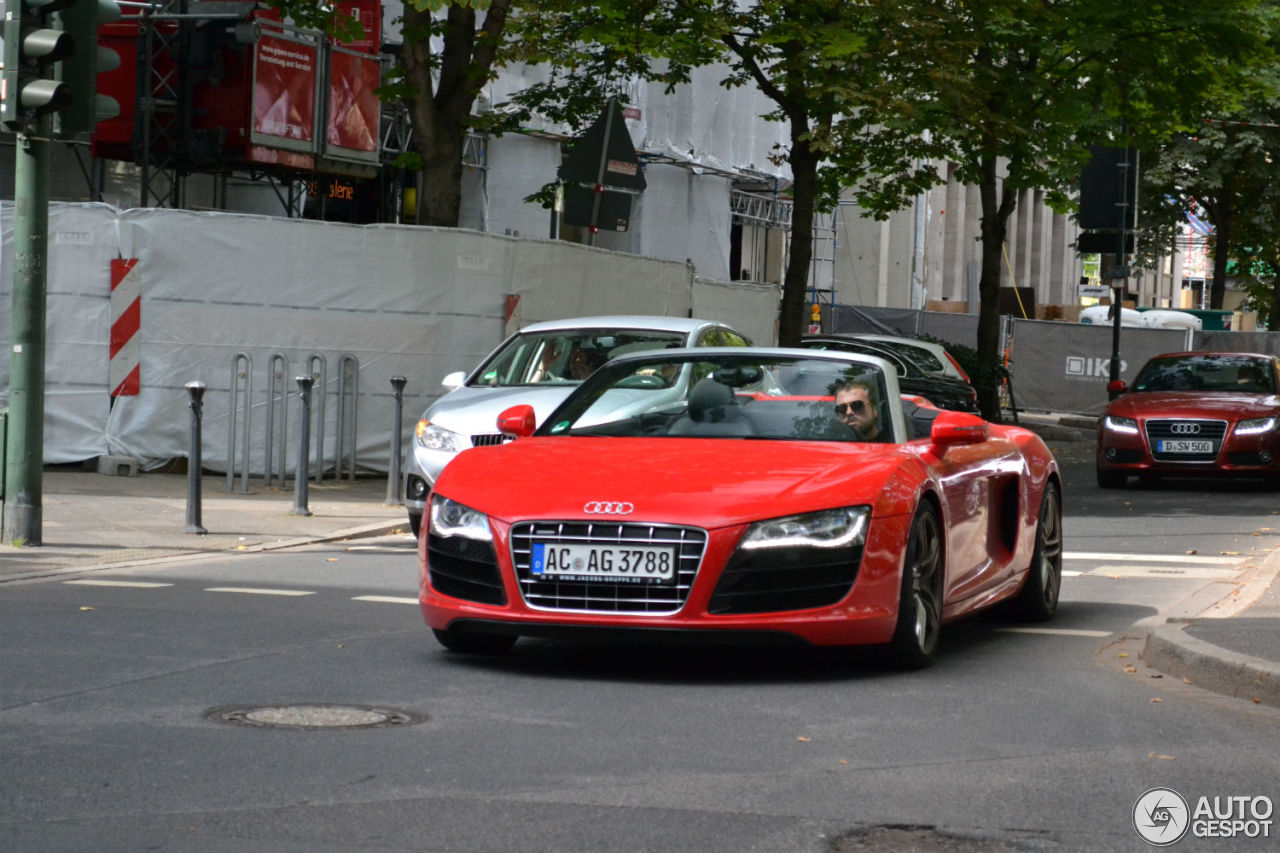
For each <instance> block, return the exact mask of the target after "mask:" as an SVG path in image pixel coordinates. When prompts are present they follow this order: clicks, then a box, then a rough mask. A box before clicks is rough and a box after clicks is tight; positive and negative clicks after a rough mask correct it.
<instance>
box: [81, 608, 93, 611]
mask: <svg viewBox="0 0 1280 853" xmlns="http://www.w3.org/2000/svg"><path fill="white" fill-rule="evenodd" d="M92 609H93V608H92V607H81V608H80V610H81V612H83V611H85V610H92Z"/></svg>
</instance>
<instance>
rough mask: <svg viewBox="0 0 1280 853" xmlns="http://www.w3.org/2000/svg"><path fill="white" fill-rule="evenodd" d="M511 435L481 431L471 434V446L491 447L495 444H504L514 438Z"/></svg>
mask: <svg viewBox="0 0 1280 853" xmlns="http://www.w3.org/2000/svg"><path fill="white" fill-rule="evenodd" d="M514 438H515V436H513V435H503V434H502V433H500V432H498V433H482V434H479V435H473V436H471V446H472V447H493V446H494V445H495V444H506V443H507V442H508V441H511V440H512V439H514Z"/></svg>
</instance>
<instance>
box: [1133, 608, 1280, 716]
mask: <svg viewBox="0 0 1280 853" xmlns="http://www.w3.org/2000/svg"><path fill="white" fill-rule="evenodd" d="M1186 627H1187V626H1186V623H1178V622H1170V623H1168V624H1165V625H1160V626H1158V627H1156V628H1154V629H1152V630H1151V632H1150V633H1149V634H1147V641H1146V644H1145V645H1144V646H1143V649H1142V659H1143V660H1144V661H1146V663H1147V665H1148V666H1150V667H1152V668H1153V669H1157V670H1159V671H1160V672H1163V673H1165V674H1167V675H1174V676H1179V677H1181V678H1185V679H1187V680H1188V681H1190V682H1191V683H1192V684H1193V685H1194V686H1196V687H1202V688H1204V689H1205V690H1212V691H1213V692H1215V693H1222V694H1225V695H1227V696H1234V697H1235V698H1237V699H1245V700H1248V701H1251V702H1256V703H1258V704H1261V705H1269V706H1270V707H1272V708H1280V665H1278V664H1274V663H1272V662H1270V661H1266V660H1263V659H1261V658H1255V657H1251V656H1249V655H1242V654H1240V653H1238V652H1232V651H1228V650H1227V649H1223V648H1219V647H1218V646H1215V645H1212V644H1210V643H1206V642H1204V641H1203V640H1199V639H1196V638H1195V637H1192V636H1191V635H1189V634H1187V633H1186V630H1185V629H1186Z"/></svg>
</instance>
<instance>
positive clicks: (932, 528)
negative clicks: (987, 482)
mask: <svg viewBox="0 0 1280 853" xmlns="http://www.w3.org/2000/svg"><path fill="white" fill-rule="evenodd" d="M945 569H946V562H945V560H944V558H943V552H942V529H941V525H940V524H939V522H938V511H937V510H936V509H934V507H933V504H931V503H929V502H928V501H924V502H922V503H921V504H920V508H919V509H917V510H916V516H915V518H914V519H913V520H912V522H911V532H910V533H909V534H908V536H907V553H906V557H905V558H904V560H903V565H902V590H901V594H900V595H899V597H898V626H897V628H895V629H894V632H893V639H892V640H891V641H890V643H889V646H890V650H891V651H892V654H893V657H894V660H895V661H896V662H897V664H898V665H899V666H901V667H903V668H905V669H920V668H921V667H924V666H928V665H929V664H930V663H932V662H933V658H934V655H935V653H936V652H937V650H938V638H939V636H940V634H941V633H942V583H943V577H944V575H945V574H946V571H945Z"/></svg>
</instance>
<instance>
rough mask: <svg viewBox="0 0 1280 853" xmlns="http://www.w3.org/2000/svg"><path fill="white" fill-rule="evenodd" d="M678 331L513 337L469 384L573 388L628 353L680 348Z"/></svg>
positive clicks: (595, 331) (575, 331) (583, 331)
mask: <svg viewBox="0 0 1280 853" xmlns="http://www.w3.org/2000/svg"><path fill="white" fill-rule="evenodd" d="M684 344H685V336H684V334H683V333H680V332H662V331H646V330H638V329H636V330H632V329H565V330H561V331H555V332H538V333H531V334H521V335H516V336H515V337H513V338H512V339H511V340H509V341H507V343H506V345H505V346H503V347H502V348H500V349H499V350H498V351H497V352H496V353H494V354H493V356H492V357H491V358H490V359H489V360H488V361H486V362H485V363H484V364H482V365H481V366H480V368H479V370H477V371H476V373H475V374H474V375H473V376H472V378H471V381H470V382H468V383H467V384H468V385H472V386H481V387H495V386H511V385H541V384H547V383H551V384H561V385H565V384H570V385H576V384H578V383H579V382H581V381H582V380H583V379H586V378H587V377H588V376H590V375H591V374H592V373H593V372H594V371H595V370H596V369H597V368H599V367H600V366H601V365H602V364H604V363H605V362H606V361H608V360H609V359H611V358H613V357H615V356H618V355H622V354H625V353H630V352H639V351H641V350H651V349H671V348H675V347H682V346H684Z"/></svg>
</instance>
